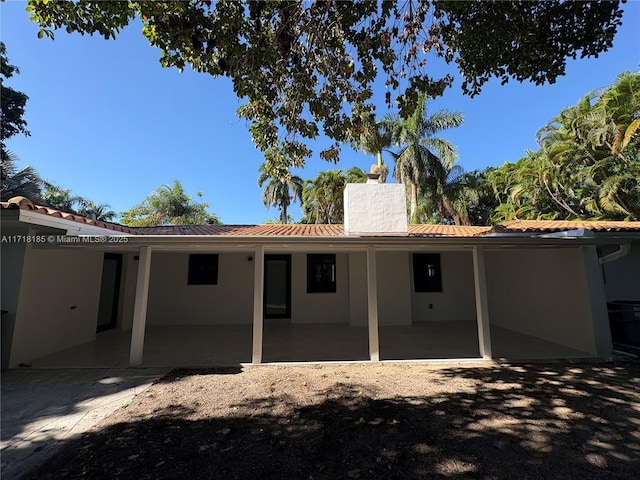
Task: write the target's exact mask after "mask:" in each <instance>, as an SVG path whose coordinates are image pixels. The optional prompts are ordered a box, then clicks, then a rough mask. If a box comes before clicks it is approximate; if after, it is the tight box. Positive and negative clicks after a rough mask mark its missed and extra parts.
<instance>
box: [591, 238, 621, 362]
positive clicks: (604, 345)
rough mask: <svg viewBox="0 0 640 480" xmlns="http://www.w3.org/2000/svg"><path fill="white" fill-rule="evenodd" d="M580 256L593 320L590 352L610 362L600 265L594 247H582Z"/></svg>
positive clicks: (609, 333) (607, 314)
mask: <svg viewBox="0 0 640 480" xmlns="http://www.w3.org/2000/svg"><path fill="white" fill-rule="evenodd" d="M582 256H583V258H584V271H585V272H584V273H585V279H586V287H587V295H588V297H589V302H590V304H591V305H590V309H589V310H590V311H591V320H592V322H593V337H594V348H595V351H593V352H592V353H593V354H595V355H596V356H598V357H600V358H601V359H603V360H604V361H605V362H611V361H612V360H613V343H612V340H611V328H610V326H609V313H608V310H607V294H606V292H605V289H604V281H603V278H602V267H601V265H600V264H599V263H598V252H597V250H596V247H594V246H588V247H582ZM623 262H624V260H623ZM632 281H633V280H632Z"/></svg>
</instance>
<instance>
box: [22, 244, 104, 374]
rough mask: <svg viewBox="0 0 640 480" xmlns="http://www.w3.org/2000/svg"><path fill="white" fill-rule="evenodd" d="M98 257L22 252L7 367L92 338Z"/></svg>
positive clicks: (90, 253)
mask: <svg viewBox="0 0 640 480" xmlns="http://www.w3.org/2000/svg"><path fill="white" fill-rule="evenodd" d="M102 259H103V254H102V253H101V252H95V251H84V250H80V249H74V248H69V249H64V250H63V249H61V250H44V249H42V250H41V249H36V248H31V249H28V250H27V251H26V254H25V262H24V269H23V273H22V279H21V282H20V285H21V290H20V298H19V300H18V313H17V315H16V326H15V331H14V341H13V348H12V351H11V362H10V366H11V367H16V366H18V365H19V364H20V363H28V362H29V361H31V360H33V359H35V358H38V357H42V356H44V355H47V354H50V353H54V352H58V351H61V350H64V349H66V348H69V347H73V346H76V345H80V344H82V343H86V342H90V341H92V340H94V339H95V335H96V322H97V315H98V302H99V298H100V283H101V280H102ZM73 307H75V308H73Z"/></svg>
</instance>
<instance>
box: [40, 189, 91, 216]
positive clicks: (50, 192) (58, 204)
mask: <svg viewBox="0 0 640 480" xmlns="http://www.w3.org/2000/svg"><path fill="white" fill-rule="evenodd" d="M43 186H44V190H43V192H42V200H43V203H44V204H45V205H46V206H48V207H51V208H54V209H56V210H60V211H61V212H66V213H73V214H75V215H80V212H79V210H80V209H81V208H82V206H83V205H84V204H86V203H87V202H88V200H87V199H86V198H84V197H81V196H80V195H74V194H72V193H71V189H70V188H63V187H61V186H59V185H56V184H55V183H52V182H50V181H48V180H45V181H43Z"/></svg>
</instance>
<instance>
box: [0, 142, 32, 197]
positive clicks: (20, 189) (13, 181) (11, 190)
mask: <svg viewBox="0 0 640 480" xmlns="http://www.w3.org/2000/svg"><path fill="white" fill-rule="evenodd" d="M17 161H18V158H17V157H16V156H15V155H14V154H13V153H11V152H9V151H8V150H4V149H3V150H2V160H1V161H0V171H1V176H2V178H1V180H2V181H1V183H0V192H1V195H0V197H1V201H3V202H6V201H7V200H9V199H10V198H13V197H26V198H28V199H29V200H32V201H34V202H36V203H40V202H42V199H41V190H40V189H41V186H42V179H41V178H40V176H39V175H38V172H37V171H36V170H35V169H34V168H33V167H28V166H27V167H24V168H22V169H20V170H18V169H17V167H16V165H15V164H16V162H17Z"/></svg>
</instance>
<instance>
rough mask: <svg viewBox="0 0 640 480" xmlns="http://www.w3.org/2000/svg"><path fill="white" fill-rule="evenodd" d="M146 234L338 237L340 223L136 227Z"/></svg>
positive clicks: (340, 231) (342, 233) (339, 234)
mask: <svg viewBox="0 0 640 480" xmlns="http://www.w3.org/2000/svg"><path fill="white" fill-rule="evenodd" d="M136 230H137V231H139V232H141V233H143V234H146V235H214V236H234V237H245V236H246V237H281V236H282V237H340V236H343V235H344V228H343V226H342V225H299V224H293V225H167V226H161V227H137V228H136Z"/></svg>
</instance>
